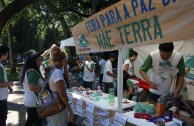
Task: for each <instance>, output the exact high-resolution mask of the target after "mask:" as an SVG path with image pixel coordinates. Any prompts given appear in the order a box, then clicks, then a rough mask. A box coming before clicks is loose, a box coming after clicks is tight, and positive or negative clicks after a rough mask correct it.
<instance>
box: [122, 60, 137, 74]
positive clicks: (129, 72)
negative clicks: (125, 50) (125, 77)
mask: <svg viewBox="0 0 194 126" xmlns="http://www.w3.org/2000/svg"><path fill="white" fill-rule="evenodd" d="M126 64H128V65H129V68H128V71H127V73H128V74H129V75H131V76H133V75H134V72H133V65H132V63H131V61H130V60H129V59H126V60H125V61H124V63H123V69H124V66H125V65H126Z"/></svg>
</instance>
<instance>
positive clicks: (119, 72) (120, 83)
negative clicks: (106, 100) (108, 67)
mask: <svg viewBox="0 0 194 126" xmlns="http://www.w3.org/2000/svg"><path fill="white" fill-rule="evenodd" d="M118 51H119V55H118V66H117V96H118V97H117V98H118V112H119V113H122V98H123V59H122V58H123V52H124V48H122V46H120V48H119V50H118Z"/></svg>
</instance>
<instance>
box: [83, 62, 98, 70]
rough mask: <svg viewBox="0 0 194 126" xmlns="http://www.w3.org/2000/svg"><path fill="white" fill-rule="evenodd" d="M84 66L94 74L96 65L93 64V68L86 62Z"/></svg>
mask: <svg viewBox="0 0 194 126" xmlns="http://www.w3.org/2000/svg"><path fill="white" fill-rule="evenodd" d="M83 65H84V66H85V67H86V68H87V69H88V70H89V71H90V72H93V71H94V67H95V65H94V64H91V66H90V67H91V68H90V67H89V66H88V65H87V64H86V63H85V62H84V63H83Z"/></svg>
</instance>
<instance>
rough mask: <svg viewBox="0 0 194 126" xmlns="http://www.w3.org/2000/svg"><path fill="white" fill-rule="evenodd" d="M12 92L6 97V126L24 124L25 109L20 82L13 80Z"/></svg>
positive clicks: (21, 125) (20, 125)
mask: <svg viewBox="0 0 194 126" xmlns="http://www.w3.org/2000/svg"><path fill="white" fill-rule="evenodd" d="M14 83H15V85H14V86H13V90H14V92H13V93H12V94H9V97H8V115H7V126H24V124H25V120H26V109H25V107H24V105H23V98H24V92H23V87H22V85H21V84H20V83H18V82H14Z"/></svg>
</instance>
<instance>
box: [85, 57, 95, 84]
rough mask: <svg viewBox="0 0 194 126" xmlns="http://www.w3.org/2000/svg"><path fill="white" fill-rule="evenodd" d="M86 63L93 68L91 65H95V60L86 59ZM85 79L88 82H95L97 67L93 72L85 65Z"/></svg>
mask: <svg viewBox="0 0 194 126" xmlns="http://www.w3.org/2000/svg"><path fill="white" fill-rule="evenodd" d="M85 63H86V65H87V66H88V67H89V68H91V65H92V64H93V65H95V64H94V61H90V62H88V61H85ZM83 80H84V81H86V82H94V80H95V67H94V70H93V71H92V72H90V71H89V70H88V69H87V68H86V67H85V66H84V76H83Z"/></svg>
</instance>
